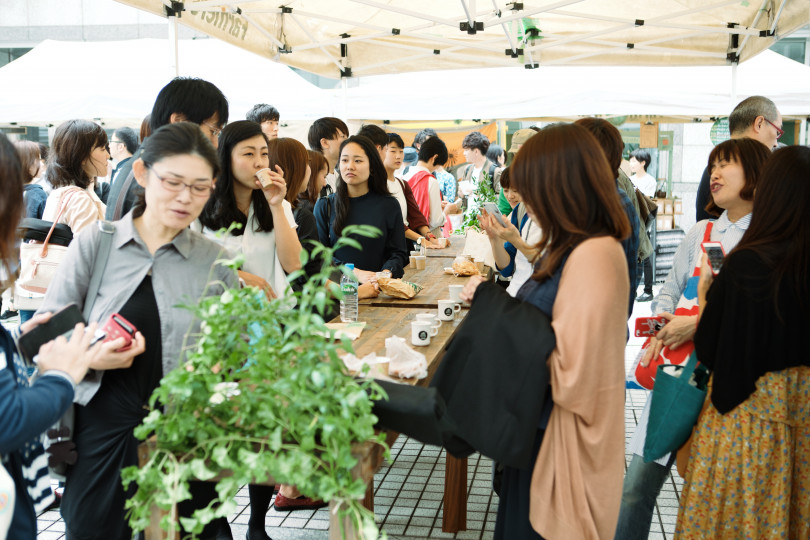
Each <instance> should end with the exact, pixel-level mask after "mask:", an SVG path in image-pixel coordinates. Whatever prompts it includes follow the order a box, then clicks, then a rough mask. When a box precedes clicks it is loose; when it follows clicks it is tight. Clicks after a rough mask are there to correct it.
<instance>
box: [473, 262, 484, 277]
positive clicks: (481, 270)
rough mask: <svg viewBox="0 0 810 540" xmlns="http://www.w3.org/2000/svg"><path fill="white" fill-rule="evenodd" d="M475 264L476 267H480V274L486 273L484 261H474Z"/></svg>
mask: <svg viewBox="0 0 810 540" xmlns="http://www.w3.org/2000/svg"><path fill="white" fill-rule="evenodd" d="M473 262H474V263H475V266H477V267H478V272H479V273H481V274H483V273H484V259H474V260H473Z"/></svg>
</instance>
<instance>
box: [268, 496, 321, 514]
mask: <svg viewBox="0 0 810 540" xmlns="http://www.w3.org/2000/svg"><path fill="white" fill-rule="evenodd" d="M328 504H329V503H327V502H324V501H322V500H320V499H310V498H309V497H304V496H303V495H302V496H301V497H296V498H295V499H290V498H288V497H285V496H284V495H282V494H281V493H279V494H278V495H276V500H275V502H273V508H275V509H276V510H278V511H279V512H291V511H293V510H317V509H318V508H323V507H324V506H326V505H328Z"/></svg>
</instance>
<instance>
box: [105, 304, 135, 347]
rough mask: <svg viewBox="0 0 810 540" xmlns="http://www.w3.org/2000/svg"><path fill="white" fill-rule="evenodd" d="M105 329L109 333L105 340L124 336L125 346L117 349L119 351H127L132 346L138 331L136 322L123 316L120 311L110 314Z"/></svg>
mask: <svg viewBox="0 0 810 540" xmlns="http://www.w3.org/2000/svg"><path fill="white" fill-rule="evenodd" d="M103 330H104V332H105V333H106V334H107V337H106V338H105V339H104V341H105V342H106V341H113V340H115V339H118V338H120V337H122V338H124V340H125V343H124V346H123V347H121V348H120V349H116V350H117V351H125V350H127V349H129V348H130V347H131V346H132V340H133V339H134V338H135V333H136V332H137V331H138V329H137V328H135V325H134V324H132V323H131V322H129V321H128V320H126V319H125V318H123V317H122V316H121V315H119V314H118V313H113V314H112V315H110V318H109V319H107V323H106V324H105V325H104V328H103Z"/></svg>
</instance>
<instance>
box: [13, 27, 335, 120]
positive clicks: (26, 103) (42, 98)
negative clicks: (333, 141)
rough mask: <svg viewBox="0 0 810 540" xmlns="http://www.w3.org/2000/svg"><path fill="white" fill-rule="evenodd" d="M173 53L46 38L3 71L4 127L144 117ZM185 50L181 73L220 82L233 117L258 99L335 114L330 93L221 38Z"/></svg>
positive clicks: (301, 115) (290, 114) (168, 73)
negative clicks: (77, 119)
mask: <svg viewBox="0 0 810 540" xmlns="http://www.w3.org/2000/svg"><path fill="white" fill-rule="evenodd" d="M171 50H172V48H171V46H170V42H169V41H167V40H165V39H164V40H161V39H139V40H129V41H108V42H99V41H95V42H79V41H44V42H42V43H41V44H39V45H37V46H36V47H35V48H34V49H33V50H31V51H30V52H29V53H27V54H25V55H24V56H22V57H21V58H19V59H17V60H15V61H14V62H11V63H9V64H7V65H6V66H4V67H3V68H0V95H2V99H0V124H10V123H18V124H25V125H48V124H58V123H60V122H62V121H64V120H67V119H70V118H87V119H99V120H101V121H103V122H105V123H109V124H112V125H116V124H121V123H132V121H133V120H137V121H138V122H140V120H141V119H142V118H143V117H144V116H145V115H147V114H148V113H149V112H151V110H152V105H153V103H154V101H155V97H156V96H157V94H158V92H159V91H160V89H161V88H163V86H165V85H166V83H168V82H169V81H170V80H171V79H172V78H173V77H174V76H175V67H174V66H173V65H172V63H173V59H172V57H171V54H170V52H171ZM179 54H180V58H181V61H180V65H179V74H180V75H185V76H191V77H200V78H204V79H206V80H208V81H211V82H212V83H214V84H216V85H217V87H219V89H220V90H222V92H223V93H224V94H225V96H226V97H227V98H228V102H229V105H230V116H231V118H233V119H239V118H244V116H245V113H246V112H247V111H248V110H249V109H250V108H251V107H252V106H253V105H254V104H256V103H259V102H264V103H270V104H272V105H274V106H275V107H276V108H277V109H279V111H281V113H282V115H283V117H282V120H284V121H295V120H302V121H303V120H305V121H306V123H307V125H308V124H309V123H310V122H311V121H312V120H314V119H316V118H320V117H322V116H329V115H331V113H332V109H331V103H330V102H329V99H330V98H329V95H328V94H326V93H324V92H323V91H322V90H321V89H319V88H318V87H316V86H315V85H313V84H311V83H309V82H307V81H306V80H304V79H303V78H302V77H300V76H299V75H298V74H296V73H295V72H294V71H292V70H291V69H289V68H288V67H287V66H284V65H281V64H278V63H275V62H272V61H270V60H268V59H266V58H262V57H260V56H257V55H255V54H252V53H250V52H248V51H245V50H242V49H239V48H237V47H234V46H232V45H229V44H227V43H223V42H220V41H218V40H215V39H202V40H181V41H179ZM111 58H115V59H123V58H125V59H127V60H126V61H124V62H121V61H119V62H111V61H110V59H111Z"/></svg>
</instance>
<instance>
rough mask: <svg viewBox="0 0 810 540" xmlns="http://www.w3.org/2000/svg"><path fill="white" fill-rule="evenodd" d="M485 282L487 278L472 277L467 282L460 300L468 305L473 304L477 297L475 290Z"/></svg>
mask: <svg viewBox="0 0 810 540" xmlns="http://www.w3.org/2000/svg"><path fill="white" fill-rule="evenodd" d="M485 281H486V278H485V277H484V276H470V279H469V280H468V281H467V284H466V285H464V288H463V289H462V290H461V294H459V298H461V299H462V300H463V301H465V302H467V303H468V304H469V303H471V302H472V300H473V296H475V290H476V289H477V288H478V286H479V285H481V284H482V283H483V282H485Z"/></svg>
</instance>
